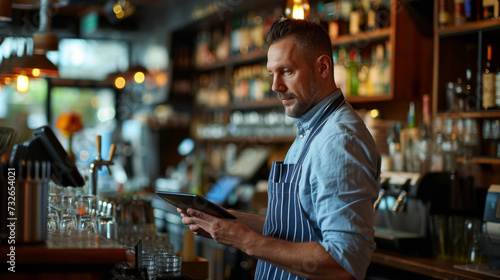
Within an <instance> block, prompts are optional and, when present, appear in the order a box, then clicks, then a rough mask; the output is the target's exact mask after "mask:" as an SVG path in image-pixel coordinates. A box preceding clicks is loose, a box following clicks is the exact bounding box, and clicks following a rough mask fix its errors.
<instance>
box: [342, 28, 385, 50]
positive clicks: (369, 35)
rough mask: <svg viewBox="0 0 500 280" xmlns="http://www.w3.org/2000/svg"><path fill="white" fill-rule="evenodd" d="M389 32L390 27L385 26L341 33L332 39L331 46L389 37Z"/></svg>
mask: <svg viewBox="0 0 500 280" xmlns="http://www.w3.org/2000/svg"><path fill="white" fill-rule="evenodd" d="M390 33H391V28H390V27H385V28H380V29H376V30H374V31H369V32H361V33H359V34H357V35H342V36H339V37H338V38H337V39H334V40H333V46H334V47H338V46H341V45H348V44H353V43H357V42H360V41H372V40H383V39H389V35H390Z"/></svg>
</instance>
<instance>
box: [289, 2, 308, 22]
mask: <svg viewBox="0 0 500 280" xmlns="http://www.w3.org/2000/svg"><path fill="white" fill-rule="evenodd" d="M309 10H310V6H309V2H308V1H307V0H288V1H287V2H286V7H285V15H286V16H287V17H289V18H294V19H305V18H307V16H308V15H309Z"/></svg>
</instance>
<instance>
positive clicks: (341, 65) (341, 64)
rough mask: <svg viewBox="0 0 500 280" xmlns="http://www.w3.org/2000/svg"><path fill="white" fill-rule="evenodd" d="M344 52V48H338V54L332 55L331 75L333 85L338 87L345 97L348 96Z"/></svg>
mask: <svg viewBox="0 0 500 280" xmlns="http://www.w3.org/2000/svg"><path fill="white" fill-rule="evenodd" d="M346 55H347V54H346V50H345V49H344V48H340V49H339V51H338V53H337V52H335V53H334V63H335V64H334V65H333V75H334V78H335V83H336V84H337V87H339V88H340V89H341V90H342V92H343V93H344V94H345V95H348V94H349V92H348V91H347V85H346V67H345V63H346V61H345V60H346Z"/></svg>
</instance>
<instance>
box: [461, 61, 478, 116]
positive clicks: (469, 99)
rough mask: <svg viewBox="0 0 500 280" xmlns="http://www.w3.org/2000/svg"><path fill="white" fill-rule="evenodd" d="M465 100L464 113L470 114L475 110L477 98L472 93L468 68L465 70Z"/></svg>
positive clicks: (470, 74)
mask: <svg viewBox="0 0 500 280" xmlns="http://www.w3.org/2000/svg"><path fill="white" fill-rule="evenodd" d="M465 79H466V80H465V87H464V90H465V93H464V95H465V99H464V106H465V111H466V112H471V111H475V110H476V104H477V96H476V94H475V91H474V87H473V85H472V81H471V80H472V71H471V69H470V68H467V70H465Z"/></svg>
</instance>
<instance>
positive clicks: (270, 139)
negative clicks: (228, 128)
mask: <svg viewBox="0 0 500 280" xmlns="http://www.w3.org/2000/svg"><path fill="white" fill-rule="evenodd" d="M294 140H295V136H272V135H265V136H258V135H249V136H226V137H223V138H198V139H196V141H198V142H220V143H253V144H269V143H292V142H293V141H294Z"/></svg>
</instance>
